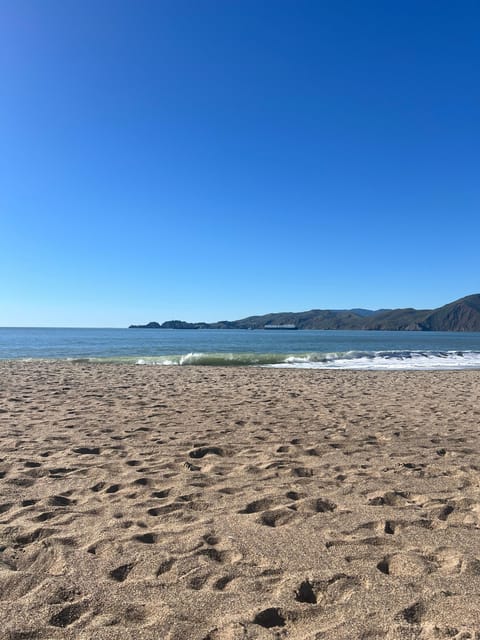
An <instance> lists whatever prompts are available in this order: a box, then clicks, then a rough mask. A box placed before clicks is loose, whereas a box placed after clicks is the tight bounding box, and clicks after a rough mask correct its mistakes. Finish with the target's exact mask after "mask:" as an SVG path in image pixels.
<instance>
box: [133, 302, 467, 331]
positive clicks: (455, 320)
mask: <svg viewBox="0 0 480 640" xmlns="http://www.w3.org/2000/svg"><path fill="white" fill-rule="evenodd" d="M269 325H277V327H278V326H280V327H281V326H285V325H289V326H290V325H293V326H294V327H295V328H297V329H331V330H334V329H337V330H339V329H345V330H347V331H354V330H365V331H480V294H474V295H471V296H467V297H465V298H461V299H460V300H455V301H454V302H451V303H449V304H446V305H444V306H443V307H439V308H438V309H423V310H418V309H413V308H407V309H379V310H377V311H371V310H369V309H348V310H345V309H340V310H328V309H311V310H310V311H301V312H298V313H296V312H292V311H289V312H282V313H268V314H266V315H263V316H249V317H247V318H242V319H241V320H234V321H229V320H222V321H220V322H212V323H206V322H183V321H182V320H169V321H168V322H164V323H163V324H159V323H158V322H149V323H148V324H146V325H131V326H130V328H132V329H265V327H268V326H269Z"/></svg>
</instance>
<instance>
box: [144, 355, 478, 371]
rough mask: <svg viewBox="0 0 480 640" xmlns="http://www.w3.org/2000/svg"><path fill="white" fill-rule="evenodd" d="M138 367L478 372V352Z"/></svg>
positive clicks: (179, 359)
mask: <svg viewBox="0 0 480 640" xmlns="http://www.w3.org/2000/svg"><path fill="white" fill-rule="evenodd" d="M134 361H135V362H136V363H137V364H139V365H165V366H168V365H173V366H222V367H225V366H234V367H235V366H237V367H238V366H261V367H275V368H293V369H371V370H383V369H392V370H393V369H410V370H419V369H427V370H428V369H430V370H439V369H450V370H452V369H480V352H479V351H346V352H336V353H296V354H286V353H188V354H183V355H168V356H158V357H145V358H137V359H135V360H134Z"/></svg>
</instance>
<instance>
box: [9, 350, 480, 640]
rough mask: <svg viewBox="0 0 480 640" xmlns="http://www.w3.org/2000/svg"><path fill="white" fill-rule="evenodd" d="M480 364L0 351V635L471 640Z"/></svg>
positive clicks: (479, 569)
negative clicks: (411, 367) (310, 362)
mask: <svg viewBox="0 0 480 640" xmlns="http://www.w3.org/2000/svg"><path fill="white" fill-rule="evenodd" d="M479 427H480V372H478V371H470V372H466V371H463V372H462V371H456V372H367V371H363V372H354V371H302V370H280V369H277V370H274V369H256V368H230V369H229V368H203V367H154V366H134V365H132V366H130V365H113V364H89V363H69V362H64V363H60V362H51V363H46V362H43V363H40V362H39V363H34V362H5V361H4V362H2V363H0V446H1V449H0V488H1V491H0V551H1V553H0V598H1V609H0V610H1V621H2V625H1V628H0V637H1V638H6V639H9V640H12V639H15V640H21V639H22V640H27V639H36V638H39V639H48V640H50V639H52V640H53V639H56V638H68V639H82V640H84V639H85V640H86V639H92V640H93V639H96V640H123V639H132V640H134V639H135V640H137V639H139V640H140V639H146V640H154V639H155V640H160V639H162V640H163V639H168V640H190V639H191V640H240V639H258V640H260V639H269V638H270V639H273V638H292V639H302V640H303V639H305V640H314V639H315V640H318V639H323V638H325V639H330V638H331V639H333V640H336V639H342V640H347V639H349V640H350V639H357V638H358V639H362V640H367V639H368V640H374V639H377V638H378V639H381V638H387V639H390V640H393V639H397V638H398V639H410V638H422V639H423V638H456V639H457V640H460V639H462V640H465V639H467V638H472V639H473V638H480V456H479V454H480V429H479Z"/></svg>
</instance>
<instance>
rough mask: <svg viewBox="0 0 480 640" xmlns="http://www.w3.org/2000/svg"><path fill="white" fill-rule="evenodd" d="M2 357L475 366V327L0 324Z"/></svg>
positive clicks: (478, 352)
mask: <svg viewBox="0 0 480 640" xmlns="http://www.w3.org/2000/svg"><path fill="white" fill-rule="evenodd" d="M0 359H2V360H9V359H12V360H32V359H34V360H38V359H40V360H64V359H69V360H74V361H78V360H80V361H94V362H95V361H98V362H118V363H122V362H124V363H136V364H138V365H160V366H162V365H163V366H181V365H197V366H198V365H220V366H265V367H286V368H288V367H290V368H308V369H374V370H375V369H379V370H382V369H392V370H393V369H396V370H398V369H431V370H438V369H480V333H446V332H445V333H444V332H414V331H289V330H278V331H264V330H254V331H247V330H240V329H238V330H237V329H225V330H216V329H196V330H189V329H180V330H179V329H57V328H55V329H54V328H52V329H46V328H0Z"/></svg>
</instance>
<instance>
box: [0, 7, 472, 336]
mask: <svg viewBox="0 0 480 640" xmlns="http://www.w3.org/2000/svg"><path fill="white" fill-rule="evenodd" d="M479 24H480V4H479V3H478V2H477V1H471V2H469V1H462V0H460V1H459V2H452V1H451V0H448V1H444V0H422V1H419V0H403V1H402V2H389V1H384V0H378V1H375V2H372V1H370V0H362V1H361V2H358V1H356V0H355V1H353V0H352V1H350V2H345V1H342V0H331V1H328V2H322V1H320V0H310V1H302V0H289V1H285V0H269V1H263V0H218V1H210V0H155V1H154V0H152V1H149V0H141V1H139V2H137V1H134V0H131V1H129V2H126V1H122V0H77V1H75V2H73V1H71V0H42V1H40V0H30V1H27V0H0V325H3V326H6V325H10V326H12V325H17V326H22V325H23V326H32V325H36V326H125V325H128V324H129V323H131V322H147V321H149V320H159V321H163V320H167V319H172V318H179V319H185V320H192V321H194V320H206V321H213V320H220V319H236V318H239V317H242V316H246V315H250V314H253V313H266V312H270V311H282V310H297V311H299V310H305V309H309V308H349V307H357V306H362V307H369V308H379V307H397V306H416V307H434V306H438V305H441V304H443V303H446V302H448V301H451V300H453V299H455V298H459V297H461V296H464V295H467V294H469V293H474V292H478V291H479V290H480V285H479V276H480V250H479V239H480V215H479V214H480V207H479V205H480V180H479V176H480V162H479V159H480V39H479V37H478V30H479Z"/></svg>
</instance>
